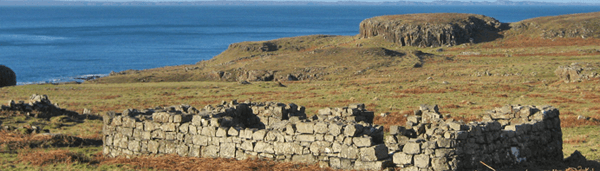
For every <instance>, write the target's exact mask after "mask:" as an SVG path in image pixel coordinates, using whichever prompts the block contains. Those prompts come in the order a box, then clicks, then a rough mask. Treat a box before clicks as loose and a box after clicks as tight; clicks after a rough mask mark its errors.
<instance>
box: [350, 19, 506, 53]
mask: <svg viewBox="0 0 600 171" xmlns="http://www.w3.org/2000/svg"><path fill="white" fill-rule="evenodd" d="M501 27H502V23H501V22H499V21H498V20H496V19H494V18H491V17H487V16H484V15H475V14H457V13H433V14H407V15H388V16H379V17H373V18H369V19H366V20H364V21H362V22H361V23H360V34H359V36H360V38H371V37H375V36H383V37H384V39H385V40H387V41H390V42H393V43H397V44H399V45H401V46H418V47H439V46H454V45H459V44H462V43H476V42H483V41H488V39H489V38H490V37H494V35H498V33H497V32H498V31H500V30H501Z"/></svg>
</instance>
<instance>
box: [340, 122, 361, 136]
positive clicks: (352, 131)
mask: <svg viewBox="0 0 600 171" xmlns="http://www.w3.org/2000/svg"><path fill="white" fill-rule="evenodd" d="M362 129H363V126H362V125H359V124H348V125H346V126H345V127H344V135H345V136H347V137H354V136H357V135H358V134H359V133H361V132H362Z"/></svg>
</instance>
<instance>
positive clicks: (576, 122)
mask: <svg viewBox="0 0 600 171" xmlns="http://www.w3.org/2000/svg"><path fill="white" fill-rule="evenodd" d="M590 125H600V119H598V118H594V119H577V116H572V115H570V116H564V117H561V118H560V127H562V128H574V127H581V126H590Z"/></svg>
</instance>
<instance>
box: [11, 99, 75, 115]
mask: <svg viewBox="0 0 600 171" xmlns="http://www.w3.org/2000/svg"><path fill="white" fill-rule="evenodd" d="M0 110H3V111H12V112H19V113H23V114H25V115H27V116H30V117H36V118H50V117H54V116H59V115H68V116H74V115H78V114H77V112H73V111H69V110H66V109H62V108H60V107H58V104H53V103H52V102H51V101H50V99H48V96H46V95H38V94H33V95H31V97H29V102H25V101H16V102H15V101H14V100H9V101H8V103H7V105H6V106H5V105H2V106H0Z"/></svg>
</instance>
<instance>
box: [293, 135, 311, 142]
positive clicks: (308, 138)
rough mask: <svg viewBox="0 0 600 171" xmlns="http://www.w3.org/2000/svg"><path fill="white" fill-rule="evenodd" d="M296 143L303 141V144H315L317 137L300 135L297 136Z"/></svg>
mask: <svg viewBox="0 0 600 171" xmlns="http://www.w3.org/2000/svg"><path fill="white" fill-rule="evenodd" d="M296 141H301V142H314V141H315V136H314V135H309V134H307V135H298V136H296Z"/></svg>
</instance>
